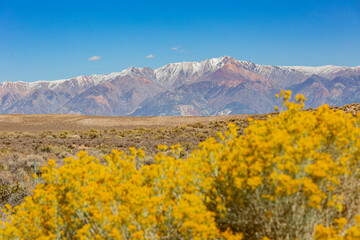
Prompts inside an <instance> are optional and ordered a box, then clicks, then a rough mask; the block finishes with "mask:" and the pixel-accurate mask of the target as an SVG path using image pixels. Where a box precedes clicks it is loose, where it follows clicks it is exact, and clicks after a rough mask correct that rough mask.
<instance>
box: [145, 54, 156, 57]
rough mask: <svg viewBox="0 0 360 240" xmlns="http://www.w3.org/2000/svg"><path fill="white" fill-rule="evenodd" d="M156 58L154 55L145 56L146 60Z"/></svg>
mask: <svg viewBox="0 0 360 240" xmlns="http://www.w3.org/2000/svg"><path fill="white" fill-rule="evenodd" d="M154 57H155V56H154V55H152V54H149V55H147V56H145V58H154Z"/></svg>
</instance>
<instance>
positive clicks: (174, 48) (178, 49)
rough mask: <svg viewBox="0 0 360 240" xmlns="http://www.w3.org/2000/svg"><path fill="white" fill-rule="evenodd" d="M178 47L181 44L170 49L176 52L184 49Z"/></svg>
mask: <svg viewBox="0 0 360 240" xmlns="http://www.w3.org/2000/svg"><path fill="white" fill-rule="evenodd" d="M180 48H181V46H180V45H179V46H176V47H172V48H171V50H173V51H178V52H184V50H182V49H180Z"/></svg>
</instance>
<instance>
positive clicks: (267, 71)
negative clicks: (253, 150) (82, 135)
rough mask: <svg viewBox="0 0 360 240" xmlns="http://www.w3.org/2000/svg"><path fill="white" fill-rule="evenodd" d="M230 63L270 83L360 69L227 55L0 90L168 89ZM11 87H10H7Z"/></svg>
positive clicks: (338, 73) (19, 84) (2, 84)
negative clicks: (138, 85)
mask: <svg viewBox="0 0 360 240" xmlns="http://www.w3.org/2000/svg"><path fill="white" fill-rule="evenodd" d="M229 62H231V63H233V64H236V65H238V66H241V67H243V68H244V69H246V70H248V71H252V72H254V73H256V74H259V75H261V76H263V77H265V78H266V79H268V80H270V81H276V79H280V78H281V79H284V78H286V77H288V76H290V75H292V76H295V80H296V81H301V79H303V78H304V77H308V76H310V75H312V74H316V75H319V76H322V77H327V78H330V77H331V78H334V77H336V76H339V75H341V74H343V73H344V72H345V71H349V72H351V73H358V74H360V66H357V67H342V66H334V65H325V66H319V67H308V66H271V65H260V64H255V63H253V62H251V61H239V60H236V59H234V58H232V57H229V56H223V57H220V58H211V59H206V60H203V61H200V62H178V63H170V64H167V65H165V66H163V67H160V68H157V69H151V68H148V67H143V68H136V67H133V66H132V67H129V68H127V69H124V70H122V71H120V72H113V73H109V74H93V75H89V76H78V77H74V78H69V79H61V80H54V81H36V82H23V81H18V82H7V81H6V82H3V83H0V86H2V89H4V88H10V87H12V88H14V87H15V85H16V87H20V88H24V89H26V91H27V92H31V91H34V90H36V89H38V88H41V87H43V86H46V87H48V88H49V89H51V90H54V89H56V88H59V87H61V85H62V84H64V83H67V82H69V83H70V85H72V86H74V82H76V84H77V85H78V86H79V87H84V86H96V85H98V84H100V83H103V82H106V81H109V80H113V79H115V78H117V77H123V76H126V75H140V76H149V77H151V78H154V79H153V80H154V81H155V82H157V83H158V84H160V85H161V86H163V87H165V88H166V89H171V88H173V87H176V86H178V85H180V84H181V83H183V82H187V81H191V80H192V79H194V78H196V77H198V76H201V75H203V74H206V73H207V72H212V71H216V70H218V69H220V68H221V67H223V66H224V65H225V64H227V63H229ZM10 85H11V86H10ZM279 85H280V86H284V83H282V82H281V81H280V83H279Z"/></svg>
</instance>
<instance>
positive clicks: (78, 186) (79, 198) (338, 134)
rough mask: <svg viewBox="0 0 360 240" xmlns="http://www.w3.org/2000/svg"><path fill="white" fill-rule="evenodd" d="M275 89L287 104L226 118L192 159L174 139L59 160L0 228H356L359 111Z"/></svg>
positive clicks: (273, 231)
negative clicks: (238, 119)
mask: <svg viewBox="0 0 360 240" xmlns="http://www.w3.org/2000/svg"><path fill="white" fill-rule="evenodd" d="M277 97H278V98H279V99H280V100H281V101H282V106H281V107H280V110H281V112H280V113H279V115H277V116H274V117H272V118H269V119H268V120H267V121H253V120H251V119H250V126H249V127H248V128H247V129H245V134H244V135H240V136H239V135H238V131H237V130H238V129H237V127H236V125H234V124H229V131H227V132H225V133H223V134H222V133H219V135H218V140H216V139H215V138H208V139H207V140H206V141H204V142H202V143H200V144H199V146H198V148H197V149H196V150H195V151H194V152H193V153H192V154H191V155H190V156H188V157H187V158H186V159H182V158H180V153H181V150H182V148H181V146H180V144H177V145H175V146H172V147H171V148H170V149H169V150H167V149H168V148H167V146H165V145H160V146H159V151H161V152H165V151H167V152H166V155H165V154H163V153H161V152H160V153H158V154H157V155H156V156H155V157H154V162H155V164H153V165H144V164H142V159H143V158H144V153H143V151H142V150H141V149H139V150H136V149H134V148H130V154H125V153H124V152H123V151H121V152H119V151H116V150H114V151H113V152H112V153H111V154H110V155H109V156H104V159H103V160H99V159H95V158H94V157H91V156H88V155H87V154H86V153H85V152H80V153H79V154H78V159H73V158H67V159H66V160H65V161H66V162H65V165H64V166H62V167H60V168H58V167H57V166H56V165H55V164H54V161H50V162H49V164H48V166H47V167H45V168H44V169H43V170H42V172H43V173H42V176H41V178H40V179H39V181H40V182H42V183H41V184H38V185H37V187H36V189H35V190H34V193H33V195H32V196H30V197H28V198H26V200H25V201H24V202H23V203H22V204H21V205H19V206H17V207H15V208H13V209H12V208H11V207H10V206H6V207H5V209H4V210H3V216H4V217H6V220H5V221H3V222H1V225H0V237H1V239H242V238H243V239H311V238H315V239H318V240H320V239H347V240H348V239H359V235H360V223H359V219H360V217H357V215H359V216H360V211H359V208H358V204H357V203H358V202H359V199H360V194H359V183H360V182H359V177H360V176H359V175H360V174H359V165H360V164H359V161H358V159H360V158H359V157H360V140H359V136H360V128H359V123H360V119H359V118H355V117H353V116H352V115H348V114H345V113H343V112H341V111H332V110H330V109H329V107H328V106H326V105H324V106H322V107H320V108H319V109H318V110H317V111H315V112H310V111H303V107H304V104H303V102H304V100H305V98H304V97H303V96H301V95H299V96H296V103H294V102H290V101H289V100H290V98H291V92H290V91H285V92H284V91H282V92H281V93H280V95H277ZM170 153H172V154H170ZM353 219H355V220H353Z"/></svg>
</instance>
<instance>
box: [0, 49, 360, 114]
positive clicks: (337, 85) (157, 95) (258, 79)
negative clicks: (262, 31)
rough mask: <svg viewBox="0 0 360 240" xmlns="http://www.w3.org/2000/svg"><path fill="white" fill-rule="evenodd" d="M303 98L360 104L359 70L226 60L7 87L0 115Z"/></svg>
mask: <svg viewBox="0 0 360 240" xmlns="http://www.w3.org/2000/svg"><path fill="white" fill-rule="evenodd" d="M281 89H291V90H293V92H294V94H296V93H302V94H304V95H305V96H306V97H307V98H308V100H307V101H306V105H307V106H308V107H317V106H319V105H321V104H324V103H328V104H331V105H344V104H349V103H354V102H360V94H358V93H359V92H360V66H358V67H339V66H332V65H328V66H321V67H301V66H265V65H258V64H255V63H253V62H250V61H238V60H236V59H234V58H231V57H228V56H224V57H221V58H213V59H208V60H204V61H201V62H182V63H171V64H167V65H165V66H163V67H161V68H158V69H151V68H147V67H144V68H135V67H130V68H128V69H125V70H123V71H120V72H115V73H110V74H104V75H91V76H79V77H75V78H71V79H64V80H57V81H38V82H31V83H27V82H3V83H0V101H1V107H0V113H2V114H6V113H25V114H49V113H73V114H90V115H110V116H124V115H133V116H154V115H223V114H242V113H266V112H270V111H273V109H274V106H275V105H277V102H276V101H275V100H276V99H275V98H274V95H275V93H277V92H279V91H280V90H281Z"/></svg>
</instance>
